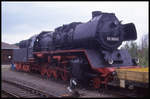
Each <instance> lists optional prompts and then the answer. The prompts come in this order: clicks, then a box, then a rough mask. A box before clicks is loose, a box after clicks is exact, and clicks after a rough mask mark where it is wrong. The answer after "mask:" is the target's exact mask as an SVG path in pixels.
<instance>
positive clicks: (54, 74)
mask: <svg viewBox="0 0 150 99" xmlns="http://www.w3.org/2000/svg"><path fill="white" fill-rule="evenodd" d="M52 73H53V77H54V78H55V79H56V80H57V72H56V71H52Z"/></svg>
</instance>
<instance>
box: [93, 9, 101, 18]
mask: <svg viewBox="0 0 150 99" xmlns="http://www.w3.org/2000/svg"><path fill="white" fill-rule="evenodd" d="M101 13H102V12H101V11H93V12H92V19H93V18H94V17H96V16H99V15H101Z"/></svg>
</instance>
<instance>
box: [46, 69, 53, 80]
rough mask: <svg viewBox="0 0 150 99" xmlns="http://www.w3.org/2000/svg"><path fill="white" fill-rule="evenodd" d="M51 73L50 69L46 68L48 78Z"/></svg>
mask: <svg viewBox="0 0 150 99" xmlns="http://www.w3.org/2000/svg"><path fill="white" fill-rule="evenodd" d="M51 75H52V73H51V70H48V71H47V77H49V78H50V77H51Z"/></svg>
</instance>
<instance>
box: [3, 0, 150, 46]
mask: <svg viewBox="0 0 150 99" xmlns="http://www.w3.org/2000/svg"><path fill="white" fill-rule="evenodd" d="M92 11H102V12H108V13H115V15H116V16H117V18H118V19H119V20H123V22H122V23H130V22H133V23H134V24H135V26H136V29H137V33H138V39H137V40H136V41H139V40H140V39H141V38H140V37H141V36H142V35H144V34H147V33H149V31H148V25H149V23H148V21H149V19H148V14H149V13H148V2H104V1H103V2H81V1H80V2H2V17H1V18H2V25H1V26H2V27H1V28H2V42H6V43H9V44H13V43H17V42H19V41H21V40H24V39H28V38H29V37H31V36H33V35H35V34H38V33H40V32H41V31H53V30H54V29H55V28H56V27H58V26H61V25H63V24H68V23H71V22H87V21H89V20H90V19H91V17H92V14H91V12H92Z"/></svg>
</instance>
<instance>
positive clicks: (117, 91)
mask: <svg viewBox="0 0 150 99" xmlns="http://www.w3.org/2000/svg"><path fill="white" fill-rule="evenodd" d="M29 74H30V75H32V76H35V77H37V78H42V79H43V80H50V81H52V82H56V83H60V84H63V85H64V84H66V83H65V82H63V81H61V80H52V79H47V77H46V76H44V77H43V76H41V75H39V74H35V73H29ZM6 80H8V79H6ZM9 80H10V81H13V80H15V81H16V82H15V83H21V84H23V85H26V83H25V82H26V81H22V80H21V81H18V80H17V79H15V78H12V79H10V78H9ZM27 85H28V86H33V84H28V83H27ZM66 90H67V89H66ZM78 91H79V92H81V93H80V97H89V96H91V95H87V94H90V93H89V92H94V93H95V92H96V93H97V92H98V91H99V94H100V95H98V96H97V97H101V96H102V97H103V95H108V97H110V96H112V97H139V95H138V94H137V93H136V94H135V93H134V90H130V91H129V90H127V89H123V88H119V87H117V86H111V85H110V86H108V88H107V89H100V90H99V89H93V88H87V89H85V90H82V88H78ZM49 93H50V92H49ZM40 94H41V93H40ZM45 94H47V93H45ZM50 94H51V95H53V96H50V97H63V96H58V95H56V94H54V93H50ZM68 95H69V94H68ZM68 95H67V96H64V97H73V96H68ZM92 96H93V95H92ZM38 97H39V96H38ZM140 97H144V95H143V96H140Z"/></svg>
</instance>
